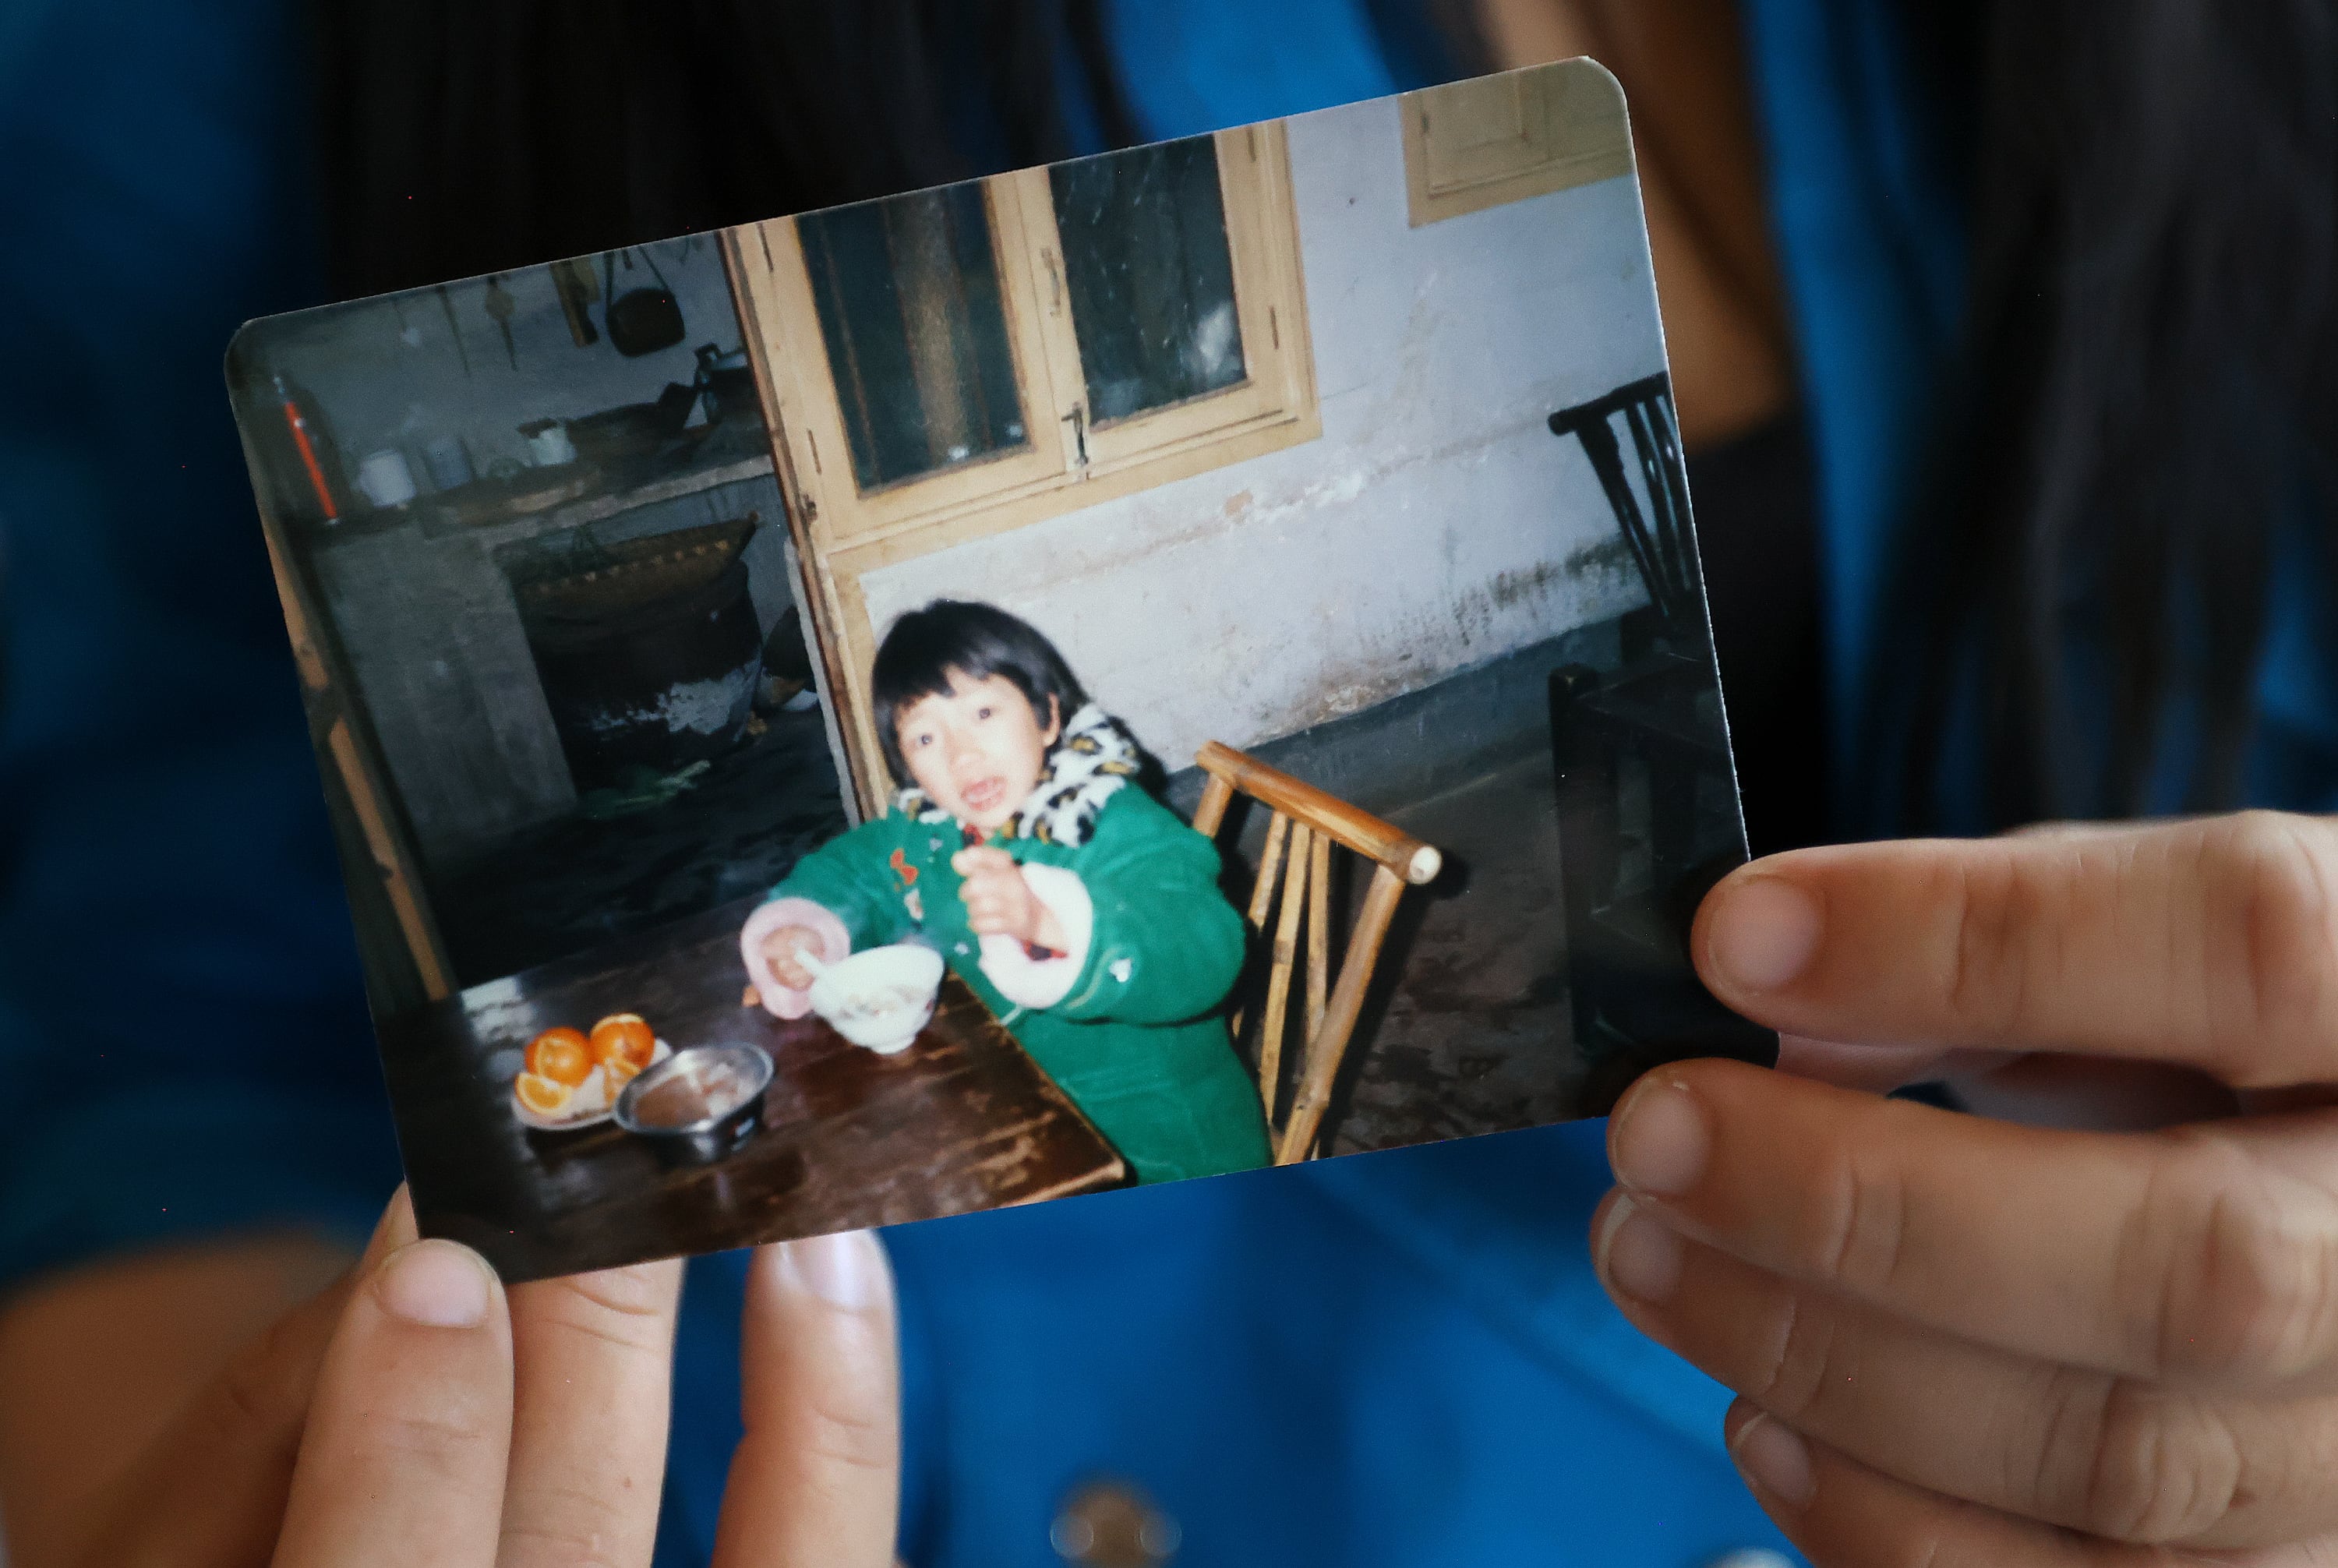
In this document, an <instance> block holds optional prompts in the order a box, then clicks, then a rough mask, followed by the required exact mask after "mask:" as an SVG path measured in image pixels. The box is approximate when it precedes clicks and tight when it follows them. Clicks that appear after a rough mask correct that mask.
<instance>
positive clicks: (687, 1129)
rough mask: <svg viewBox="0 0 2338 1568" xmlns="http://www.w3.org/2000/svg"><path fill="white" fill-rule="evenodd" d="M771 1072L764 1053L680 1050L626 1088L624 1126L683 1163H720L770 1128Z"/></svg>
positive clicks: (620, 1116)
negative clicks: (766, 1109) (766, 1116)
mask: <svg viewBox="0 0 2338 1568" xmlns="http://www.w3.org/2000/svg"><path fill="white" fill-rule="evenodd" d="M771 1073H772V1066H771V1058H770V1057H769V1056H767V1055H765V1054H763V1051H762V1049H761V1047H760V1046H755V1045H693V1046H692V1047H691V1048H690V1049H689V1050H687V1051H677V1052H675V1053H674V1054H673V1055H671V1056H669V1057H667V1058H666V1059H665V1060H664V1061H663V1062H661V1063H658V1064H657V1065H656V1066H654V1067H652V1068H649V1069H648V1070H646V1071H645V1072H643V1073H642V1074H641V1075H640V1076H639V1077H637V1078H635V1079H634V1081H633V1082H632V1083H628V1084H626V1085H625V1087H624V1092H623V1093H620V1094H619V1095H618V1096H617V1125H618V1126H620V1127H622V1128H624V1130H625V1131H626V1132H634V1133H638V1134H640V1135H641V1136H642V1137H643V1138H646V1139H648V1140H649V1141H650V1142H652V1143H653V1144H654V1145H655V1146H656V1148H657V1151H658V1152H659V1154H660V1155H662V1156H663V1157H664V1158H665V1159H668V1160H671V1161H676V1162H678V1163H683V1164H702V1163H704V1162H705V1161H712V1160H720V1159H722V1157H723V1156H724V1155H726V1154H729V1153H731V1152H733V1151H735V1150H736V1149H737V1148H738V1147H739V1146H740V1145H741V1144H742V1143H744V1142H747V1140H748V1139H750V1138H752V1137H753V1136H754V1134H755V1132H756V1130H757V1129H758V1128H760V1127H761V1126H762V1124H763V1100H764V1097H765V1095H766V1094H767V1093H769V1092H770V1090H771Z"/></svg>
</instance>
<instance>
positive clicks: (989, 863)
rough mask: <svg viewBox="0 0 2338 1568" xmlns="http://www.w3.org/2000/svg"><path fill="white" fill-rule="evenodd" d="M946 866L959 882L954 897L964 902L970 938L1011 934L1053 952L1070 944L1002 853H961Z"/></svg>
mask: <svg viewBox="0 0 2338 1568" xmlns="http://www.w3.org/2000/svg"><path fill="white" fill-rule="evenodd" d="M950 868H951V869H952V870H954V871H956V872H957V873H958V875H959V876H960V877H964V878H965V880H964V881H963V882H961V883H960V884H959V885H958V897H960V898H962V899H964V900H965V902H966V923H967V926H968V929H970V930H971V931H973V933H974V934H975V935H976V936H1012V937H1014V938H1015V939H1016V940H1017V941H1018V942H1022V943H1026V944H1027V945H1029V946H1035V947H1046V948H1049V949H1052V950H1053V951H1056V952H1058V953H1060V952H1063V951H1065V950H1066V949H1067V948H1068V947H1069V946H1071V943H1070V941H1069V939H1067V938H1066V936H1065V935H1064V931H1063V927H1062V926H1061V925H1059V924H1058V923H1057V921H1056V916H1055V913H1054V911H1052V910H1050V909H1049V908H1048V907H1046V905H1045V904H1042V903H1041V902H1040V901H1039V899H1038V897H1037V896H1036V894H1034V893H1033V892H1032V891H1031V884H1030V883H1028V882H1027V881H1025V880H1024V879H1023V867H1020V866H1018V865H1017V864H1016V863H1015V857H1013V856H1012V855H1009V854H1008V853H1007V851H1006V850H1004V849H993V848H987V847H982V848H972V849H961V850H959V851H958V853H957V854H956V855H954V856H952V857H951V858H950Z"/></svg>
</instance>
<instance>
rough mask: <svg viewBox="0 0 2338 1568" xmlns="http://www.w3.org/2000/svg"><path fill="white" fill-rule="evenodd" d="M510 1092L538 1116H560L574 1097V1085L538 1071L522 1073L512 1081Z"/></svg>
mask: <svg viewBox="0 0 2338 1568" xmlns="http://www.w3.org/2000/svg"><path fill="white" fill-rule="evenodd" d="M512 1094H513V1095H514V1097H515V1098H516V1099H517V1100H518V1101H519V1103H521V1104H522V1105H525V1106H526V1107H527V1108H528V1109H529V1110H530V1111H533V1112H535V1113H536V1114H537V1115H538V1116H560V1115H564V1114H565V1113H566V1112H567V1110H568V1103H569V1102H570V1101H571V1100H573V1099H575V1097H576V1090H575V1086H574V1085H572V1084H567V1083H561V1082H560V1081H559V1080H558V1079H556V1078H546V1077H545V1076H544V1074H542V1073H521V1074H520V1075H519V1076H518V1077H517V1078H516V1079H514V1080H513V1081H512Z"/></svg>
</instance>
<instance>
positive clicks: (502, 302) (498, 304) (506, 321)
mask: <svg viewBox="0 0 2338 1568" xmlns="http://www.w3.org/2000/svg"><path fill="white" fill-rule="evenodd" d="M517 309H519V307H518V306H517V305H516V304H514V303H513V301H512V297H511V295H510V294H509V293H508V292H506V290H505V289H504V275H503V274H502V273H500V272H498V273H496V274H495V275H494V276H493V277H491V278H489V279H487V314H488V315H489V316H490V317H492V318H494V319H495V323H496V329H497V330H499V331H501V332H502V333H503V335H504V357H505V358H507V359H509V360H510V361H511V368H513V369H515V370H516V369H518V368H519V350H518V349H517V348H515V347H514V346H513V344H512V329H511V319H512V314H513V312H515V311H516V310H517Z"/></svg>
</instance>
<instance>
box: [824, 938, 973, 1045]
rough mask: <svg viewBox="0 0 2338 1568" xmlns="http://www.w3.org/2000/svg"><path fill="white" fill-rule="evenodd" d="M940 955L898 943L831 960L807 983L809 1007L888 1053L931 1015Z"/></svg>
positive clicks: (910, 1037)
mask: <svg viewBox="0 0 2338 1568" xmlns="http://www.w3.org/2000/svg"><path fill="white" fill-rule="evenodd" d="M941 984H942V956H941V955H940V954H938V953H937V952H935V951H934V950H933V949H932V948H930V947H919V946H914V945H912V944H909V943H897V944H895V945H894V946H889V947H871V948H869V950H868V951H867V952H864V953H855V954H854V955H853V956H851V957H850V958H847V959H845V960H844V961H843V962H841V963H838V964H831V965H829V966H828V967H827V968H826V969H825V970H822V971H821V972H820V978H819V979H817V980H815V981H813V982H812V983H811V1010H812V1011H813V1012H815V1013H817V1014H820V1016H821V1017H822V1018H825V1019H826V1020H828V1024H829V1027H830V1028H832V1029H834V1030H835V1031H836V1032H837V1033H838V1034H841V1035H843V1036H844V1037H845V1038H846V1039H847V1040H850V1041H851V1042H852V1043H853V1044H855V1045H861V1046H866V1047H867V1048H868V1049H869V1050H871V1051H875V1052H878V1053H879V1054H884V1055H890V1054H893V1053H894V1052H896V1051H899V1050H903V1049H905V1048H906V1047H907V1046H908V1045H909V1042H910V1041H912V1040H915V1039H916V1038H917V1037H918V1031H919V1030H920V1029H923V1028H924V1027H925V1026H926V1020H928V1019H929V1018H931V1017H932V1016H933V1015H934V997H935V995H936V994H937V993H938V992H939V991H940V989H941Z"/></svg>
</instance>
